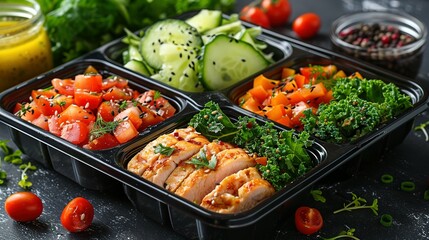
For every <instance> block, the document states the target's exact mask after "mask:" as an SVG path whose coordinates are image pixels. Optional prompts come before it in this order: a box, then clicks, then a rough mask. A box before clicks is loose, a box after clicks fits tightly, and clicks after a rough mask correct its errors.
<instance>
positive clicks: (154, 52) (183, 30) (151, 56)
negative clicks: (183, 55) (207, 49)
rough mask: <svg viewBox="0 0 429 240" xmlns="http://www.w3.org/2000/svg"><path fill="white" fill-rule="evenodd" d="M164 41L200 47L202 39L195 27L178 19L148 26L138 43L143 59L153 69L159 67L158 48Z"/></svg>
mask: <svg viewBox="0 0 429 240" xmlns="http://www.w3.org/2000/svg"><path fill="white" fill-rule="evenodd" d="M165 43H173V44H177V45H183V46H188V47H190V48H196V49H197V48H201V45H202V40H201V36H200V34H199V33H198V31H197V29H195V28H194V27H192V26H191V25H189V24H187V23H186V22H185V21H182V20H178V19H166V20H162V21H159V22H156V23H155V24H153V25H152V26H151V27H149V28H148V29H147V31H146V33H145V36H144V37H143V38H142V40H141V43H140V51H141V54H142V56H143V59H144V60H145V61H146V62H147V63H148V64H149V66H151V67H153V68H154V69H160V68H161V66H162V64H163V61H162V59H161V56H160V55H159V48H160V46H161V45H163V44H165Z"/></svg>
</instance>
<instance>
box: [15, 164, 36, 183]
mask: <svg viewBox="0 0 429 240" xmlns="http://www.w3.org/2000/svg"><path fill="white" fill-rule="evenodd" d="M19 169H21V170H22V173H21V180H19V182H18V185H19V186H20V187H21V188H23V189H29V188H30V187H31V186H33V183H32V182H30V181H29V180H28V175H27V171H28V170H32V171H35V170H37V167H36V166H34V165H31V163H30V162H28V163H24V164H22V165H20V166H19Z"/></svg>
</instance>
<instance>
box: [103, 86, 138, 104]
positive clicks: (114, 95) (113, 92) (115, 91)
mask: <svg viewBox="0 0 429 240" xmlns="http://www.w3.org/2000/svg"><path fill="white" fill-rule="evenodd" d="M133 95H134V94H133V91H132V90H131V89H129V88H118V87H116V86H114V87H111V88H109V89H108V90H106V92H105V93H104V94H103V99H104V100H106V101H109V100H131V99H133Z"/></svg>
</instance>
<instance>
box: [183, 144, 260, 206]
mask: <svg viewBox="0 0 429 240" xmlns="http://www.w3.org/2000/svg"><path fill="white" fill-rule="evenodd" d="M216 158H217V165H216V168H215V169H213V170H210V169H207V168H201V169H197V170H195V171H194V172H192V173H191V174H190V175H189V176H188V177H187V178H186V179H185V180H184V181H183V182H182V184H181V185H180V186H179V187H178V188H177V190H176V191H175V193H176V194H178V195H180V196H182V197H184V198H186V199H188V200H190V201H192V202H194V203H196V204H200V203H201V200H202V199H203V197H204V196H205V195H207V194H208V193H209V192H211V191H212V190H213V189H214V188H215V187H216V184H218V183H220V182H221V181H222V180H223V179H224V178H225V177H226V176H229V175H231V174H233V173H235V172H238V171H239V170H242V169H245V168H248V167H252V166H255V164H256V162H255V160H254V159H253V158H251V157H250V156H249V155H248V154H247V153H246V152H245V151H244V150H243V149H241V148H233V149H226V150H223V151H221V152H219V153H218V154H217V155H216Z"/></svg>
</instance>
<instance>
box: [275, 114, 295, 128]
mask: <svg viewBox="0 0 429 240" xmlns="http://www.w3.org/2000/svg"><path fill="white" fill-rule="evenodd" d="M276 122H277V123H280V124H282V125H284V126H286V127H289V128H293V126H292V122H291V120H290V117H289V116H288V115H284V116H283V117H282V118H279V119H277V120H276Z"/></svg>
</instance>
